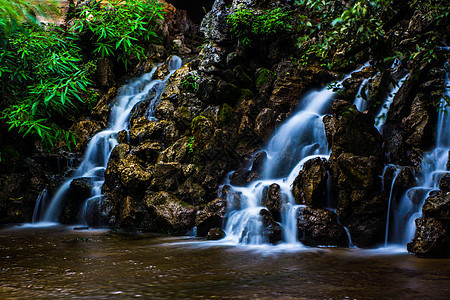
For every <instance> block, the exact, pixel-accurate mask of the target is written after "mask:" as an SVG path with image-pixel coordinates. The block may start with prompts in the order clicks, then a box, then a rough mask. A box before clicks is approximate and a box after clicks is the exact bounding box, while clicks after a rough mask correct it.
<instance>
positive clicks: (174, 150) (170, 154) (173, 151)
mask: <svg viewBox="0 0 450 300" xmlns="http://www.w3.org/2000/svg"><path fill="white" fill-rule="evenodd" d="M190 143H191V140H190V138H189V137H182V138H181V139H179V140H177V141H176V142H175V143H174V144H173V145H172V146H170V147H169V148H167V149H166V150H164V151H163V152H161V154H160V155H159V156H158V160H157V163H163V162H164V163H166V162H167V163H168V162H178V163H186V162H188V161H189V158H190V156H191V149H192V148H191V146H190Z"/></svg>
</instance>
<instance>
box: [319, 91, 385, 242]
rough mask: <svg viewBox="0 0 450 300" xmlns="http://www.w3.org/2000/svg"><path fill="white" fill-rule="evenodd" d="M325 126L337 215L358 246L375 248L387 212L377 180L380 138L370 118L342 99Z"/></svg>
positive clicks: (334, 107) (379, 162) (380, 152)
mask: <svg viewBox="0 0 450 300" xmlns="http://www.w3.org/2000/svg"><path fill="white" fill-rule="evenodd" d="M324 123H325V129H326V134H327V139H328V143H329V145H331V153H332V154H331V156H330V160H329V165H330V175H331V180H332V189H333V195H334V197H335V201H337V210H336V212H337V215H338V216H339V219H340V221H341V223H342V224H343V225H345V226H346V227H347V228H348V230H349V231H350V234H351V236H352V240H353V242H354V243H355V244H356V245H357V246H359V247H368V246H371V245H375V244H376V243H377V242H379V241H381V239H382V237H383V236H384V227H385V218H386V210H387V199H386V197H385V196H384V195H383V194H382V193H381V181H380V175H381V173H382V171H383V158H384V153H383V148H382V138H381V136H380V134H379V133H378V131H377V130H376V129H375V127H374V126H373V124H374V121H373V119H372V118H371V117H370V116H369V115H366V114H363V113H360V112H358V111H357V110H356V109H355V108H354V107H353V106H352V105H351V104H349V103H348V102H346V101H344V100H336V101H335V102H334V104H333V116H332V117H325V118H324Z"/></svg>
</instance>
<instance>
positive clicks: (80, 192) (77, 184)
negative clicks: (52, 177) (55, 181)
mask: <svg viewBox="0 0 450 300" xmlns="http://www.w3.org/2000/svg"><path fill="white" fill-rule="evenodd" d="M93 187H94V184H93V179H92V178H88V177H81V178H75V179H74V180H72V182H71V183H70V188H69V190H68V191H67V193H66V194H65V195H64V200H63V202H62V204H61V205H62V206H61V213H60V215H59V217H58V221H59V222H60V223H62V224H75V223H77V222H79V221H81V219H82V216H81V213H82V211H83V205H84V203H85V202H86V200H87V199H88V198H89V197H91V192H92V188H93Z"/></svg>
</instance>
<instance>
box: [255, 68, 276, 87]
mask: <svg viewBox="0 0 450 300" xmlns="http://www.w3.org/2000/svg"><path fill="white" fill-rule="evenodd" d="M274 77H275V73H274V72H272V71H270V70H269V69H264V68H262V69H260V70H259V71H258V73H256V82H255V83H256V88H258V89H259V88H260V87H261V86H262V85H264V84H265V83H267V82H269V81H270V80H272V79H273V78H274Z"/></svg>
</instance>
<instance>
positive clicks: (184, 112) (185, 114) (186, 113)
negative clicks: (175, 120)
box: [180, 106, 191, 119]
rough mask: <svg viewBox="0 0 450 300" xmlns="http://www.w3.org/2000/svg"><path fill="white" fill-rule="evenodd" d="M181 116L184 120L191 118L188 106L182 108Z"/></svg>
mask: <svg viewBox="0 0 450 300" xmlns="http://www.w3.org/2000/svg"><path fill="white" fill-rule="evenodd" d="M180 114H181V116H182V117H183V118H186V119H187V118H189V117H190V115H191V114H190V113H189V109H188V108H187V107H186V106H181V107H180Z"/></svg>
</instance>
